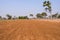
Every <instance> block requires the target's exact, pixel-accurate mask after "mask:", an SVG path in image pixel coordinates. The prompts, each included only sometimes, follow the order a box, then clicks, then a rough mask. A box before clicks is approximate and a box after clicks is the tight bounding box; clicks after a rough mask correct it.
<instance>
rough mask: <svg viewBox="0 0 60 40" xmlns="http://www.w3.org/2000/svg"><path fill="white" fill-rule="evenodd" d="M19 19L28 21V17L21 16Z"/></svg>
mask: <svg viewBox="0 0 60 40" xmlns="http://www.w3.org/2000/svg"><path fill="white" fill-rule="evenodd" d="M18 19H28V17H27V16H19V17H18Z"/></svg>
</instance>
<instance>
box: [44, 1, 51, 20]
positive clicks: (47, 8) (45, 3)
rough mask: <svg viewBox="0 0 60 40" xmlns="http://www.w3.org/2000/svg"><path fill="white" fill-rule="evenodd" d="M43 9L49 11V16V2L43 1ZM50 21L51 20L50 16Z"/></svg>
mask: <svg viewBox="0 0 60 40" xmlns="http://www.w3.org/2000/svg"><path fill="white" fill-rule="evenodd" d="M43 7H45V10H46V11H49V13H50V14H51V11H52V9H51V3H50V1H44V2H43ZM51 19H52V14H51Z"/></svg>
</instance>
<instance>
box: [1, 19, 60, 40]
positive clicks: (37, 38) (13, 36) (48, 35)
mask: <svg viewBox="0 0 60 40" xmlns="http://www.w3.org/2000/svg"><path fill="white" fill-rule="evenodd" d="M0 40H60V19H59V20H45V19H41V20H40V19H33V20H31V19H30V20H0Z"/></svg>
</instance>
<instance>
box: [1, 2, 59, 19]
mask: <svg viewBox="0 0 60 40" xmlns="http://www.w3.org/2000/svg"><path fill="white" fill-rule="evenodd" d="M43 7H44V9H45V12H42V13H37V14H36V15H35V16H36V18H38V19H56V18H60V14H59V13H55V14H52V6H51V2H50V1H44V2H43ZM47 12H49V13H50V15H49V16H48V15H47ZM6 16H7V18H6V17H2V16H0V19H29V17H28V16H18V17H16V16H14V17H12V15H9V14H6ZM29 16H31V17H32V19H36V18H35V17H33V16H34V15H33V14H29Z"/></svg>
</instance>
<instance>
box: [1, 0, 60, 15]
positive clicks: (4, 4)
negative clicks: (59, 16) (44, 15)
mask: <svg viewBox="0 0 60 40" xmlns="http://www.w3.org/2000/svg"><path fill="white" fill-rule="evenodd" d="M43 2H44V0H0V16H5V15H6V14H10V15H12V16H14V15H15V16H19V15H20V16H24V15H29V14H31V13H32V14H36V13H41V12H44V11H45V10H44V7H43V6H42V5H43ZM50 2H51V3H52V9H53V10H52V13H56V12H59V13H60V0H50Z"/></svg>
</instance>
